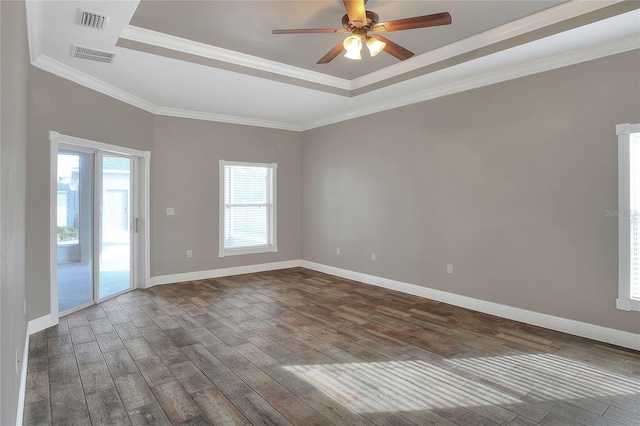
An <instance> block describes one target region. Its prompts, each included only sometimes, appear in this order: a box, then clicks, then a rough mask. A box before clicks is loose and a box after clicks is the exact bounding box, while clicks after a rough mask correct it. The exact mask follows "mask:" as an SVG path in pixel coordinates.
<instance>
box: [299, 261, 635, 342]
mask: <svg viewBox="0 0 640 426" xmlns="http://www.w3.org/2000/svg"><path fill="white" fill-rule="evenodd" d="M300 266H302V267H303V268H307V269H312V270H314V271H318V272H322V273H325V274H330V275H335V276H338V277H342V278H346V279H349V280H353V281H358V282H362V283H365V284H371V285H374V286H377V287H382V288H387V289H390V290H395V291H400V292H402V293H406V294H411V295H414V296H418V297H424V298H426V299H431V300H436V301H439V302H443V303H448V304H450V305H454V306H460V307H462V308H466V309H472V310H474V311H478V312H484V313H486V314H490V315H496V316H499V317H502V318H507V319H510V320H514V321H520V322H524V323H526V324H532V325H535V326H538V327H544V328H549V329H551V330H556V331H560V332H563V333H569V334H573V335H576V336H581V337H586V338H589V339H594V340H598V341H600V342H605V343H611V344H613V345H618V346H623V347H625V348H630V349H635V350H640V335H639V334H636V333H630V332H627V331H622V330H616V329H613V328H608V327H603V326H599V325H595V324H589V323H585V322H581V321H576V320H572V319H568V318H561V317H557V316H554V315H548V314H543V313H539V312H534V311H529V310H526V309H521V308H515V307H512V306H507V305H502V304H500V303H495V302H489V301H486V300H480V299H474V298H472V297H467V296H462V295H459V294H454V293H448V292H446V291H442V290H435V289H431V288H428V287H423V286H419V285H416V284H409V283H405V282H401V281H395V280H390V279H387V278H381V277H377V276H375V275H368V274H363V273H360V272H354V271H350V270H347V269H340V268H335V267H333V266H328V265H323V264H320V263H315V262H310V261H307V260H302V261H301V265H300Z"/></svg>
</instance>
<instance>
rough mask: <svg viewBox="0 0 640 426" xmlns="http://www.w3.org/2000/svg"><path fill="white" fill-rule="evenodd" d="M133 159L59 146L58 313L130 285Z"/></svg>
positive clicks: (69, 310)
mask: <svg viewBox="0 0 640 426" xmlns="http://www.w3.org/2000/svg"><path fill="white" fill-rule="evenodd" d="M135 164H136V162H135V159H134V157H128V156H125V155H117V154H110V153H107V152H103V151H100V150H91V149H84V148H81V147H74V146H71V145H66V144H65V145H60V146H59V147H58V157H57V168H58V170H57V177H56V182H55V186H56V187H57V189H56V193H55V197H54V200H55V201H54V202H55V203H56V225H57V226H56V231H57V251H56V255H57V259H58V260H57V269H58V270H57V278H58V282H57V284H58V312H59V313H61V314H62V315H65V314H68V313H71V312H73V311H76V310H79V309H82V308H85V307H87V306H90V305H92V304H94V303H99V302H101V301H103V300H105V299H107V298H109V297H112V296H114V295H118V294H120V293H122V292H125V291H127V290H130V289H131V288H133V285H134V282H133V281H134V280H133V277H134V267H133V266H134V263H133V259H134V257H133V253H134V241H135V240H134V236H135V231H136V230H135V229H133V224H134V220H133V218H134V214H135V211H134V204H133V200H134V194H133V191H134V185H133V183H134V182H135V175H134V172H135V169H136V168H135Z"/></svg>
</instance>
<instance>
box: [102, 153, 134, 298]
mask: <svg viewBox="0 0 640 426" xmlns="http://www.w3.org/2000/svg"><path fill="white" fill-rule="evenodd" d="M98 158H99V162H100V171H99V176H98V179H99V182H100V185H99V186H100V200H99V212H100V214H99V221H100V226H99V247H98V249H99V253H100V261H99V268H98V269H99V283H100V285H99V288H100V290H99V293H98V299H100V300H101V299H104V298H105V297H109V296H112V295H114V294H117V293H120V292H122V291H125V290H128V289H130V288H131V286H132V279H131V278H132V274H131V269H132V268H131V266H132V264H131V261H132V256H131V253H132V250H131V249H132V244H131V243H132V235H133V233H132V229H131V228H132V223H133V217H132V208H131V204H132V179H131V174H132V168H133V167H132V166H133V164H132V160H131V159H130V158H127V157H119V156H114V155H103V154H100V155H99V156H98Z"/></svg>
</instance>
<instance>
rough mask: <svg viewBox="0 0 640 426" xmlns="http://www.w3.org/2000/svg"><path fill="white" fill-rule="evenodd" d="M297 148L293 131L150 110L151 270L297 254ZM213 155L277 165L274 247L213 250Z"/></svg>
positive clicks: (164, 272)
mask: <svg viewBox="0 0 640 426" xmlns="http://www.w3.org/2000/svg"><path fill="white" fill-rule="evenodd" d="M300 155H301V154H300V134H299V133H297V132H290V131H285V130H274V129H265V128H259V127H251V126H241V125H235V124H225V123H213V122H208V121H198V120H186V119H180V118H170V117H156V120H155V149H154V152H153V157H152V170H153V179H152V183H151V188H152V189H151V190H152V194H153V208H152V212H153V214H152V220H151V271H152V274H151V275H152V276H157V275H168V274H176V273H181V272H193V271H206V270H210V269H219V268H228V267H233V266H241V265H252V264H259V263H268V262H278V261H284V260H292V259H299V258H300V241H301V235H300V227H301V224H300V222H301V219H300V208H301V200H300V179H301V170H300ZM219 160H228V161H248V162H259V163H277V164H278V171H277V173H278V180H277V203H278V212H277V213H278V252H277V253H260V254H254V255H243V256H229V257H224V258H219V257H218V234H219V233H218V217H219V211H218V197H219V191H218V185H219V176H218V170H219V165H218V162H219ZM167 207H173V208H175V216H167V215H166V209H167ZM189 249H190V250H193V257H192V258H187V257H186V251H187V250H189Z"/></svg>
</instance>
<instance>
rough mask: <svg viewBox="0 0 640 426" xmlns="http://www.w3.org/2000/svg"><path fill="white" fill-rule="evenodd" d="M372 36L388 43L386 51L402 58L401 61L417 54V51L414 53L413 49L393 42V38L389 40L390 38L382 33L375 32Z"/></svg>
mask: <svg viewBox="0 0 640 426" xmlns="http://www.w3.org/2000/svg"><path fill="white" fill-rule="evenodd" d="M371 37H373V38H377V39H378V40H380V41H381V42H383V43H386V46H385V47H384V51H385V52H387V53H388V54H389V55H391V56H395V57H396V58H398V59H400V60H401V61H404V60H405V59H409V58H410V57H412V56H413V55H415V53H413V52H412V51H410V50H407V49H405V48H404V47H402V46H400V45H399V44H396V43H394V42H392V41H391V40H389V39H388V38H384V37H382V36H381V35H378V34H374V35H372V36H371Z"/></svg>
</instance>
